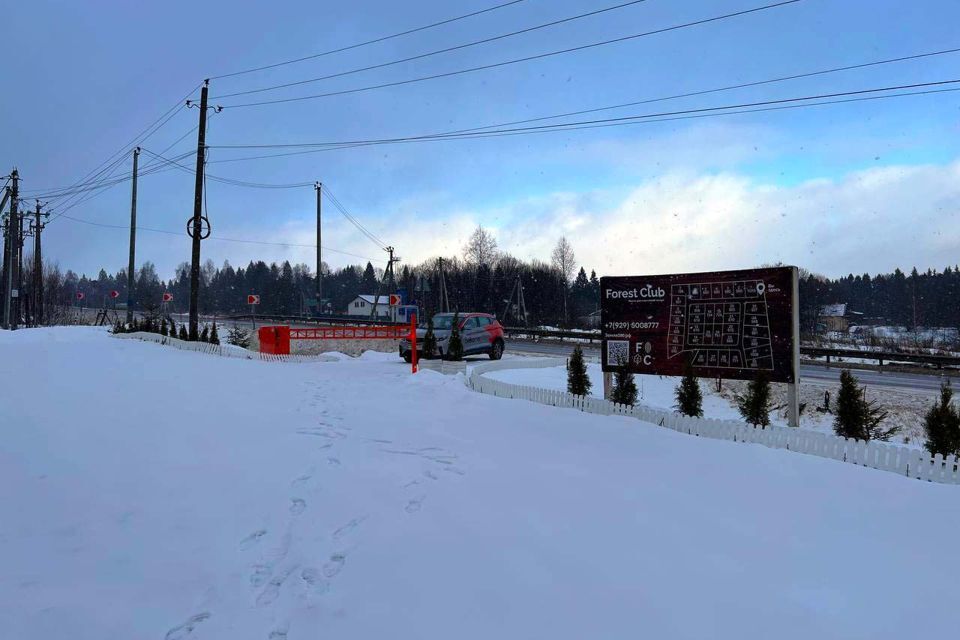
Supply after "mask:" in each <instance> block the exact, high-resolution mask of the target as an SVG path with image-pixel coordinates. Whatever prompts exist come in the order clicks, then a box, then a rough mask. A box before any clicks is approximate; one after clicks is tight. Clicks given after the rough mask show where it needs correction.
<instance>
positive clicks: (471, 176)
mask: <svg viewBox="0 0 960 640" xmlns="http://www.w3.org/2000/svg"><path fill="white" fill-rule="evenodd" d="M620 1H621V2H622V1H623V0H620ZM767 1H768V2H772V1H773V0H767ZM494 4H497V0H463V1H457V2H441V1H439V0H424V1H419V2H418V1H413V2H402V3H401V2H392V1H391V2H387V1H382V0H355V1H354V2H349V3H341V2H336V3H332V2H306V1H295V2H272V3H266V2H263V3H252V2H230V3H226V2H205V3H200V2H180V1H178V0H172V1H168V2H164V3H139V2H137V3H134V2H120V1H119V0H118V1H111V2H107V1H103V0H91V1H88V2H82V3H81V2H75V3H62V2H47V1H44V0H34V1H31V2H19V3H12V4H10V6H7V7H5V9H4V14H5V18H4V22H5V23H6V27H7V28H6V29H5V30H4V37H3V38H2V39H0V52H2V55H3V59H4V60H6V61H7V63H5V65H4V73H3V78H4V80H5V83H4V85H5V89H6V91H5V97H4V99H3V100H2V101H0V174H3V173H7V172H8V171H9V169H10V168H11V167H13V166H16V167H17V168H18V169H19V170H20V174H21V177H22V189H23V191H24V192H25V194H26V196H27V197H33V196H35V195H37V194H39V193H43V192H47V191H49V190H50V189H51V188H55V187H61V186H64V185H70V184H71V183H74V182H76V181H78V180H79V179H80V178H82V177H83V176H84V175H85V174H87V173H88V172H90V171H91V170H93V169H94V168H96V167H97V166H98V165H99V164H100V163H101V162H102V161H103V160H105V159H106V158H108V157H109V156H110V155H111V154H113V153H114V152H116V151H118V150H119V149H125V150H126V149H127V148H128V147H127V146H126V143H127V142H128V141H130V140H131V139H132V138H134V137H135V136H136V135H137V134H138V133H139V132H140V131H141V130H143V129H144V128H145V127H146V126H147V125H148V124H150V123H151V122H153V121H154V120H156V119H157V118H158V117H159V116H160V115H161V114H163V113H164V112H165V111H167V110H168V109H169V108H171V107H173V106H174V105H176V104H177V103H178V101H180V100H181V98H183V97H184V96H186V95H188V93H190V92H191V90H192V88H194V87H196V86H197V85H198V84H199V83H200V82H201V81H202V80H203V79H204V78H206V77H212V76H216V75H220V74H225V73H230V72H233V71H237V70H242V69H247V68H250V67H256V66H261V65H268V64H272V63H275V62H280V61H283V60H287V59H291V58H297V57H302V56H307V55H310V54H313V53H318V52H323V51H326V50H329V49H332V48H337V47H341V46H346V45H351V44H354V43H357V42H361V41H364V40H369V39H371V38H376V37H379V36H383V35H388V34H391V33H395V32H398V31H402V30H405V29H409V28H414V27H418V26H421V25H424V24H427V23H431V22H435V21H437V20H441V19H444V18H450V17H454V16H457V15H461V14H464V13H468V12H470V11H474V10H478V9H481V8H485V7H488V6H492V5H494ZM616 4H619V2H618V1H617V0H609V1H608V2H600V1H598V0H526V1H524V2H519V3H517V4H514V5H512V6H509V7H506V8H503V9H499V10H496V11H491V12H489V13H486V14H483V15H481V16H477V17H474V18H470V19H466V20H462V21H458V22H455V23H452V24H449V25H446V26H442V27H438V28H435V29H430V30H427V31H422V32H419V33H415V34H411V35H408V36H404V37H400V38H396V39H392V40H389V41H387V42H383V43H380V44H376V45H371V46H365V47H361V48H357V49H354V50H351V51H348V52H343V53H338V54H334V55H329V56H325V57H322V58H316V59H312V60H308V61H304V62H300V63H297V64H292V65H287V66H284V67H278V68H274V69H270V70H266V71H262V72H257V73H251V74H246V75H241V76H236V77H230V78H219V79H216V78H215V79H213V80H212V81H211V89H210V92H211V96H213V97H214V98H215V99H214V100H212V101H211V102H212V103H214V104H222V105H223V106H225V107H226V108H225V109H224V110H223V112H222V113H219V114H216V115H215V116H213V117H212V118H211V120H210V126H209V135H208V138H207V143H208V144H209V145H210V146H211V150H210V156H209V160H210V164H209V166H208V174H209V175H211V176H220V177H227V178H234V179H239V180H244V181H253V182H257V183H282V184H288V183H299V182H308V183H312V182H313V181H315V180H322V181H323V182H324V183H325V184H327V185H328V186H329V188H330V189H331V190H332V192H333V193H334V194H335V195H336V196H337V198H338V199H339V200H340V202H341V203H342V204H343V205H344V206H345V207H346V208H347V210H348V211H350V212H351V213H352V214H353V215H354V216H356V217H357V218H358V219H359V220H361V221H362V222H363V223H364V224H365V225H366V226H367V227H368V228H369V229H370V230H372V231H373V232H374V233H375V235H377V236H378V237H379V238H382V239H383V240H384V241H385V242H386V243H389V244H392V245H394V246H395V247H396V248H397V252H398V254H399V255H400V256H401V257H402V258H403V260H404V261H405V262H408V263H418V262H420V261H422V260H424V259H426V258H429V257H432V256H436V255H440V254H443V255H451V254H459V253H460V251H461V247H462V246H463V244H464V241H465V240H466V237H467V235H468V234H469V233H470V231H471V230H472V229H473V228H474V227H475V226H476V225H477V224H482V225H483V226H485V227H488V228H489V229H490V230H491V231H492V232H493V233H494V234H495V236H496V238H497V240H498V242H499V244H500V247H501V248H502V249H504V250H506V251H509V252H510V253H513V254H514V255H516V256H518V257H521V258H525V259H529V258H540V259H543V260H548V259H549V255H550V250H551V248H552V246H553V245H554V244H555V243H556V240H557V238H558V237H559V236H560V235H566V236H567V237H568V238H569V239H570V241H571V243H572V244H573V248H574V250H575V252H576V256H577V261H578V263H580V264H583V266H585V267H586V268H587V270H588V271H589V270H590V269H596V270H597V272H598V273H599V274H600V275H623V274H643V273H661V272H670V271H699V270H708V269H721V268H744V267H750V266H756V265H758V264H763V263H772V262H778V261H782V262H785V263H792V264H797V265H799V266H801V267H806V268H808V269H811V270H813V271H816V272H820V273H824V274H827V275H831V276H838V275H844V274H846V273H850V272H853V273H863V272H889V271H892V270H893V269H894V268H896V267H899V268H901V269H903V270H905V271H906V270H909V269H910V268H911V267H913V266H917V267H918V268H921V269H926V268H937V269H942V268H943V267H945V266H947V265H953V264H956V263H958V262H960V251H958V249H960V225H958V222H960V220H958V215H957V210H958V206H960V152H958V144H957V141H958V134H960V127H958V120H957V118H958V115H960V112H958V106H960V92H956V93H939V94H930V95H921V96H911V97H902V98H896V99H887V100H877V101H868V102H851V103H846V104H839V105H831V106H821V107H815V108H808V109H792V110H777V111H766V112H761V113H749V114H740V115H729V116H723V117H712V118H702V119H687V120H674V121H668V122H654V123H645V124H635V125H631V126H618V127H607V128H592V129H584V130H578V131H566V132H552V133H539V134H536V135H523V136H508V137H493V138H483V139H474V140H457V141H433V142H428V143H412V144H398V145H388V146H365V147H359V148H351V149H341V150H327V151H323V152H320V153H311V154H303V155H288V156H282V157H275V158H269V159H258V160H246V161H238V162H221V161H223V160H231V159H234V158H243V157H249V156H253V155H263V154H272V153H278V152H280V151H281V150H269V149H268V150H263V149H261V150H238V149H228V148H220V147H221V146H222V145H232V144H287V143H303V142H326V141H342V140H357V139H371V138H384V137H396V136H406V135H416V134H425V133H433V132H440V131H447V130H457V129H464V128H470V127H476V126H481V125H488V124H497V123H501V122H510V121H515V120H522V119H527V118H534V117H539V116H545V115H551V114H557V113H563V112H568V111H577V110H583V109H592V108H597V107H604V106H609V105H614V104H619V103H624V102H633V101H640V100H645V99H650V98H657V97H663V96H669V95H673V94H677V93H684V92H692V91H699V90H703V89H711V88H716V87H722V86H725V85H730V84H737V83H745V82H753V81H758V80H766V79H770V78H775V77H779V76H786V75H791V74H796V73H804V72H809V71H817V70H821V69H827V68H831V67H837V66H843V65H853V64H859V63H865V62H871V61H875V60H881V59H886V58H893V57H898V56H907V55H913V54H918V53H926V52H933V51H939V50H944V49H950V48H953V47H960V32H958V30H957V24H958V23H960V3H957V2H956V1H955V0H943V1H937V0H924V1H923V2H919V3H906V2H902V0H803V1H802V2H799V3H796V4H791V5H787V6H783V7H779V8H774V9H770V10H766V11H761V12H757V13H753V14H750V15H744V16H740V17H737V18H732V19H728V20H723V21H717V22H713V23H709V24H703V25H699V26H695V27H691V28H685V29H678V30H674V31H671V32H668V33H662V34H658V35H653V36H649V37H644V38H638V39H634V40H631V41H627V42H622V43H618V44H612V45H609V46H603V47H597V48H593V49H589V50H584V51H580V52H575V53H569V54H565V55H560V56H555V57H551V58H547V59H541V60H536V61H530V62H525V63H520V64H515V65H511V66H506V67H501V68H496V69H490V70H486V71H479V72H475V73H469V74H463V75H457V76H453V77H447V78H442V79H437V80H432V81H426V82H419V83H413V84H407V85H403V86H395V87H389V88H383V89H378V90H371V91H365V92H359V93H352V94H347V95H339V96H331V97H327V98H321V99H313V100H305V101H300V102H293V103H283V104H273V105H268V106H261V107H246V108H241V107H234V108H230V105H232V104H237V103H241V102H250V101H254V100H270V99H276V98H285V97H296V96H303V95H310V94H317V93H327V92H334V91H340V90H345V89H351V88H355V87H363V86H368V85H374V84H382V83H389V82H395V81H398V80H404V79H408V78H415V77H419V76H425V75H432V74H436V73H444V72H448V71H454V70H458V69H463V68H467V67H473V66H478V65H485V64H490V63H496V62H501V61H506V60H510V59H513V58H519V57H524V56H529V55H535V54H538V53H543V52H547V51H552V50H557V49H563V48H568V47H574V46H578V45H582V44H588V43H591V42H596V41H600V40H605V39H610V38H616V37H620V36H626V35H631V34H636V33H640V32H645V31H649V30H654V29H659V28H663V27H669V26H673V25H678V24H682V23H686V22H691V21H695V20H700V19H703V18H709V17H714V16H719V15H721V14H726V13H731V12H734V11H739V10H743V9H748V8H752V7H758V6H761V5H763V4H766V2H764V1H763V0H754V1H751V0H714V1H707V0H648V1H647V2H642V3H639V4H637V5H634V6H629V7H625V8H622V9H618V10H615V11H610V12H607V13H604V14H602V15H597V16H593V17H590V18H586V19H582V20H576V21H573V22H570V23H567V24H563V25H559V26H556V27H552V28H548V29H543V30H540V31H537V32H534V33H529V34H525V35H521V36H517V37H511V38H506V39H502V40H499V41H497V42H494V43H490V44H485V45H480V46H475V47H470V48H467V49H463V50H460V51H456V52H453V53H449V54H444V55H438V56H434V57H431V58H427V59H424V60H418V61H413V62H408V63H403V64H398V65H394V66H391V67H388V68H384V69H378V70H373V71H367V72H362V73H356V74H352V75H349V76H345V77H340V78H335V79H330V80H325V81H320V82H314V83H311V84H307V85H302V86H297V87H292V88H288V89H284V90H279V91H270V92H264V93H258V94H252V95H248V96H242V97H233V98H226V97H224V98H217V97H218V96H222V95H223V94H226V93H233V92H236V91H244V90H249V89H255V88H259V87H264V86H271V85H275V84H281V83H285V82H294V81H298V80H302V79H308V78H315V77H318V76H326V75H330V74H335V73H338V72H342V71H345V70H350V69H355V68H358V67H364V66H368V65H374V64H379V63H382V62H387V61H391V60H396V59H398V58H403V57H407V56H413V55H417V54H420V53H424V52H428V51H432V50H435V49H439V48H443V47H448V46H454V45H457V44H460V43H464V42H469V41H472V40H475V39H479V38H484V37H489V36H495V35H499V34H502V33H506V32H509V31H513V30H517V29H521V28H524V27H528V26H533V25H537V24H540V23H543V22H547V21H550V20H554V19H559V18H564V17H567V16H571V15H575V14H578V13H583V12H586V11H590V10H593V9H597V8H602V7H607V6H611V5H616ZM951 79H960V53H954V54H948V55H940V56H935V57H929V58H925V59H921V60H915V61H911V62H904V63H899V64H890V65H882V66H878V67H872V68H869V69H861V70H857V71H848V72H843V73H835V74H830V75H825V76H819V77H815V78H807V79H801V80H794V81H790V82H782V83H776V84H768V85H765V86H762V87H753V88H749V89H741V90H736V91H726V92H722V93H715V94H711V95H702V96H696V97H688V98H684V99H677V100H670V101H666V102H658V103H653V104H647V105H639V106H634V107H630V108H624V109H618V110H613V111H603V112H599V113H593V114H588V115H586V116H581V117H580V119H593V118H610V117H618V116H626V115H637V114H646V113H655V112H665V111H674V110H687V109H697V108H704V107H712V106H719V105H730V104H738V103H748V102H756V101H763V100H776V99H783V98H793V97H801V96H809V95H815V94H823V93H837V92H845V91H855V90H860V89H871V88H877V87H886V86H893V85H905V84H917V83H927V82H934V81H940V80H951ZM950 86H951V85H945V86H944V87H940V88H949V87H950ZM955 86H960V85H955ZM197 95H198V94H197ZM172 113H173V117H172V118H171V119H170V120H169V122H167V123H166V124H165V125H164V126H163V127H162V128H161V129H159V130H158V131H157V133H156V134H155V135H153V136H151V137H150V138H149V139H148V140H146V141H145V142H144V143H143V145H142V146H143V147H144V148H145V149H147V150H149V151H152V152H154V153H160V152H162V151H164V150H165V149H166V148H167V147H168V146H169V145H171V143H174V142H175V141H176V140H177V139H178V138H181V137H182V136H184V134H187V135H186V137H185V138H183V139H182V140H181V141H180V142H179V143H177V144H175V145H174V146H173V147H171V148H170V149H169V150H167V151H166V152H165V153H164V155H165V156H166V157H173V156H177V155H181V154H185V153H187V152H189V151H191V148H192V149H194V150H195V149H196V135H195V133H188V132H190V130H191V129H192V128H193V127H194V126H195V125H196V122H197V114H198V112H197V110H196V109H187V108H178V109H176V110H174V111H173V112H172ZM151 162H155V161H154V160H152V159H151V158H150V156H149V155H148V154H147V153H146V152H144V154H143V156H142V157H141V165H145V164H146V165H149V163H151ZM183 162H184V164H186V165H188V166H190V167H192V166H193V164H194V162H195V161H194V159H193V158H186V159H185V160H184V161H183ZM129 170H130V158H129V155H127V156H126V157H125V159H124V160H123V162H122V163H120V164H119V165H117V167H116V168H115V171H116V173H115V174H114V175H116V176H121V177H122V176H124V175H126V174H127V173H128V172H129ZM208 187H209V188H208V198H207V207H208V212H209V217H210V219H211V220H212V223H213V237H212V238H211V239H210V240H208V241H206V242H204V244H203V256H204V258H211V259H213V260H214V261H215V262H216V263H218V264H219V263H221V262H223V261H224V260H229V261H230V262H231V263H232V264H234V265H245V264H246V263H247V261H249V260H250V259H257V258H261V259H265V260H268V261H269V260H282V259H289V260H291V261H292V262H306V263H308V264H311V265H312V264H313V260H314V257H313V256H314V250H313V249H311V248H309V247H283V246H276V245H263V244H250V243H239V242H229V241H225V240H223V239H224V238H231V239H243V240H256V241H260V242H273V243H294V244H305V245H309V244H312V243H313V242H314V241H315V226H314V225H315V193H314V190H313V188H312V187H310V186H306V187H299V188H295V189H251V188H244V187H238V186H235V185H229V184H222V183H217V182H210V183H209V185H208ZM76 200H77V199H74V200H66V199H60V200H59V201H54V202H53V203H52V204H51V210H52V211H53V212H54V214H56V213H57V212H58V211H63V212H64V216H62V217H59V218H57V219H56V220H54V221H52V222H51V223H50V225H49V227H48V229H47V230H46V232H45V236H44V238H45V256H48V257H49V258H51V259H54V260H57V261H59V263H60V265H61V266H62V267H63V268H72V269H74V270H76V271H82V272H86V273H88V274H93V275H95V274H96V272H97V271H98V270H99V268H100V267H101V266H102V267H104V268H106V269H107V270H108V271H117V270H119V269H121V268H124V267H125V266H126V261H127V241H128V231H127V230H126V229H125V228H124V227H125V226H126V225H128V224H129V212H130V185H129V183H127V182H122V183H119V184H117V185H116V186H114V187H113V188H111V189H109V190H106V191H103V192H100V193H98V194H97V195H96V197H92V198H90V199H89V200H86V201H84V202H82V203H81V204H78V205H77V206H74V207H73V208H71V209H69V211H66V207H67V206H68V205H70V204H71V203H75V202H76ZM192 208H193V177H192V176H191V175H189V173H188V172H181V171H177V170H171V171H166V172H160V173H156V174H155V175H148V176H144V177H142V178H141V180H140V189H139V215H138V220H139V224H140V225H142V226H143V227H149V228H151V229H160V230H168V231H173V232H177V233H181V232H182V230H183V229H184V227H185V224H186V220H187V218H188V217H189V216H190V215H192ZM66 216H71V217H73V218H78V219H81V220H85V221H88V222H95V223H98V224H105V225H116V226H117V227H119V228H110V227H100V226H92V225H90V224H84V223H82V222H79V221H77V220H71V219H69V218H67V217H66ZM323 234H324V239H323V244H324V246H326V247H329V249H330V250H329V251H325V259H326V261H327V262H328V263H329V264H331V265H332V266H334V267H337V266H343V265H345V264H349V263H356V262H359V261H362V260H363V259H364V258H367V257H369V258H372V259H376V260H378V261H380V262H382V261H383V260H384V258H385V255H384V254H383V252H382V251H381V250H380V249H379V248H378V247H377V246H376V245H375V244H374V243H373V242H371V241H370V240H369V239H368V238H367V237H365V236H364V235H362V234H361V233H360V232H359V231H358V230H357V229H355V228H354V227H353V226H351V225H350V224H349V223H348V222H346V220H345V219H344V218H343V217H342V216H340V214H339V213H338V212H337V211H336V210H335V209H334V207H333V206H331V205H330V203H328V202H325V206H324V225H323ZM333 250H337V251H341V252H345V253H334V251H333ZM348 254H352V255H348ZM189 256H190V241H189V239H188V238H187V237H186V236H185V235H184V234H182V233H181V235H167V234H160V233H155V232H149V231H146V230H143V231H141V232H140V234H139V236H138V252H137V257H138V263H139V262H142V261H143V260H152V261H153V262H154V263H156V265H157V267H158V269H159V271H160V273H161V275H162V276H163V277H169V276H171V275H172V272H173V269H174V268H175V267H176V265H177V264H178V263H180V262H183V261H187V260H189ZM358 256H359V257H358Z"/></svg>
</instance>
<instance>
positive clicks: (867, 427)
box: [567, 345, 960, 456]
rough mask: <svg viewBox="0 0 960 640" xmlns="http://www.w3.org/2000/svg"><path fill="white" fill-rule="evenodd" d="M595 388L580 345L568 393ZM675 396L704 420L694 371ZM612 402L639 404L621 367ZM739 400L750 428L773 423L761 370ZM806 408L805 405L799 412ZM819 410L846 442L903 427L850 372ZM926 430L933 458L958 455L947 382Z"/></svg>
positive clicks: (958, 419)
mask: <svg viewBox="0 0 960 640" xmlns="http://www.w3.org/2000/svg"><path fill="white" fill-rule="evenodd" d="M592 386H593V385H592V382H591V381H590V376H589V374H588V372H587V365H586V361H585V360H584V356H583V350H582V349H581V348H580V346H579V345H577V346H576V347H574V349H573V353H572V354H571V355H570V358H569V360H568V361H567V391H568V392H569V393H572V394H574V395H578V396H587V395H589V394H590V390H591V388H592ZM674 397H675V399H676V404H675V405H674V408H675V409H676V411H677V412H678V413H681V414H683V415H686V416H693V417H698V418H702V417H703V392H702V391H701V389H700V381H699V379H698V378H697V377H696V376H695V375H694V373H693V369H692V367H689V366H688V367H687V370H686V373H685V375H684V376H683V377H682V378H681V379H680V383H679V384H678V385H677V388H676V391H675V393H674ZM610 400H611V401H613V402H616V403H618V404H624V405H630V406H632V405H634V404H636V402H637V386H636V383H635V381H634V376H633V374H632V373H631V372H630V370H629V368H628V367H626V366H624V365H623V364H621V365H620V366H618V367H617V368H616V370H615V373H614V382H613V388H612V389H611V393H610ZM736 402H737V408H738V410H739V412H740V416H741V417H742V418H743V420H744V421H745V422H746V423H747V424H751V425H753V426H754V427H759V428H763V427H767V426H769V425H770V412H771V410H772V409H773V407H772V397H771V387H770V381H769V379H768V378H767V377H766V375H764V374H763V373H762V372H761V373H760V374H759V375H758V376H757V377H756V378H754V379H753V380H751V381H750V382H749V383H748V385H747V389H746V391H745V392H744V393H743V394H740V395H738V396H737V397H736ZM803 409H804V407H803V406H801V412H802V411H803ZM817 409H818V410H820V411H830V412H832V413H833V414H834V421H833V430H834V433H836V435H838V436H841V437H844V438H851V439H856V440H862V441H869V440H879V441H883V442H886V441H889V440H890V438H892V437H893V436H894V435H896V434H897V433H898V432H899V427H895V426H893V427H885V426H884V425H883V423H884V421H885V419H886V418H887V417H888V412H886V411H885V410H883V409H882V408H881V407H880V406H879V405H877V403H875V402H873V401H871V400H867V397H866V389H865V388H864V387H863V386H861V385H860V383H859V381H858V380H857V378H856V376H854V375H853V374H852V373H851V372H850V370H849V369H844V370H843V371H842V372H841V373H840V389H839V391H838V393H837V398H836V402H835V407H833V408H831V406H830V400H829V394H827V395H825V397H824V406H822V407H818V408H817ZM924 432H925V435H926V442H925V445H924V446H925V448H926V449H927V451H929V452H930V453H931V454H937V453H939V454H942V455H944V456H947V455H955V456H960V407H957V406H956V405H955V404H954V403H953V389H952V388H951V386H950V383H949V381H945V382H944V383H943V385H942V386H941V388H940V397H939V399H938V400H937V402H936V403H935V404H934V405H933V406H932V407H931V408H930V409H929V410H928V411H927V413H926V415H925V416H924Z"/></svg>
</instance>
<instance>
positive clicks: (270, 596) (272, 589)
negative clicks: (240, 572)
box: [257, 566, 297, 607]
mask: <svg viewBox="0 0 960 640" xmlns="http://www.w3.org/2000/svg"><path fill="white" fill-rule="evenodd" d="M296 568H297V567H296V566H293V567H290V568H289V569H287V570H286V571H284V572H283V573H279V574H277V575H275V576H274V577H273V578H271V579H270V582H268V583H267V587H266V588H265V589H264V590H263V591H261V592H260V595H259V596H257V606H258V607H265V606H267V605H268V604H271V603H273V601H274V600H276V599H277V597H278V596H279V595H280V587H282V586H283V583H284V582H286V581H287V578H289V577H290V574H291V573H293V572H294V570H295V569H296Z"/></svg>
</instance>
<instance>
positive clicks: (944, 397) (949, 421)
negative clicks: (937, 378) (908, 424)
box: [923, 380, 960, 456]
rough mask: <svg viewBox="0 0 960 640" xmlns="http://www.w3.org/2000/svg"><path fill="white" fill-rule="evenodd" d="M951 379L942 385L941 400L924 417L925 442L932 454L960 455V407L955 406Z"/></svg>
mask: <svg viewBox="0 0 960 640" xmlns="http://www.w3.org/2000/svg"><path fill="white" fill-rule="evenodd" d="M951 400H953V389H952V388H951V387H950V382H949V380H948V381H946V382H944V383H943V384H942V385H940V401H939V402H938V403H936V404H934V405H933V406H932V407H930V410H929V411H927V415H926V416H924V419H923V431H924V433H926V436H927V442H926V443H925V444H924V447H926V449H927V451H929V452H930V453H931V454H937V453H940V454H942V455H944V456H948V455H951V454H953V455H955V456H960V408H958V407H955V406H954V405H953V404H952V403H951Z"/></svg>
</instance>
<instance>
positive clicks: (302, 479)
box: [290, 475, 313, 488]
mask: <svg viewBox="0 0 960 640" xmlns="http://www.w3.org/2000/svg"><path fill="white" fill-rule="evenodd" d="M312 477H313V476H309V475H302V476H298V477H296V478H294V479H293V480H292V481H291V482H290V486H291V487H294V488H297V487H302V486H305V485H306V484H307V482H309V481H310V478H312Z"/></svg>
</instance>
